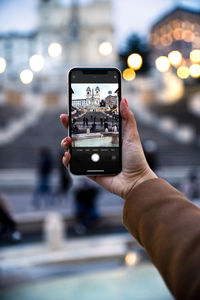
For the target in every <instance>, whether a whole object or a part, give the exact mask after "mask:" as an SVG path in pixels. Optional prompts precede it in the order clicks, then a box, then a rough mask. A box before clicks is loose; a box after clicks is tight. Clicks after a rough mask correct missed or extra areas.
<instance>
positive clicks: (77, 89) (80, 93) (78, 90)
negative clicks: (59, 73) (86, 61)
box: [72, 83, 118, 100]
mask: <svg viewBox="0 0 200 300" xmlns="http://www.w3.org/2000/svg"><path fill="white" fill-rule="evenodd" d="M88 86H89V87H90V88H91V89H92V88H93V89H94V90H95V88H96V86H98V87H99V88H100V99H104V98H105V97H106V96H108V91H112V94H113V95H114V92H115V91H116V90H117V89H118V84H117V83H111V84H108V83H106V84H102V83H99V84H97V83H87V84H86V83H82V84H80V83H78V84H77V83H73V84H72V89H73V91H74V94H73V96H72V97H73V98H74V99H85V98H86V89H87V87H88ZM72 100H73V99H72Z"/></svg>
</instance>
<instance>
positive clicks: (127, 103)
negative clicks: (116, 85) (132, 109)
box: [124, 98, 128, 107]
mask: <svg viewBox="0 0 200 300" xmlns="http://www.w3.org/2000/svg"><path fill="white" fill-rule="evenodd" d="M124 102H125V103H126V106H127V107H128V101H127V100H126V98H124Z"/></svg>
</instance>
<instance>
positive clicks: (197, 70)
mask: <svg viewBox="0 0 200 300" xmlns="http://www.w3.org/2000/svg"><path fill="white" fill-rule="evenodd" d="M190 75H191V76H192V77H194V78H197V77H199V76H200V65H198V64H194V65H191V66H190Z"/></svg>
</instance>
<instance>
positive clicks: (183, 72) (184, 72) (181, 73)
mask: <svg viewBox="0 0 200 300" xmlns="http://www.w3.org/2000/svg"><path fill="white" fill-rule="evenodd" d="M177 76H178V77H179V78H181V79H187V78H188V77H189V76H190V70H189V68H188V67H185V66H181V67H179V68H178V69H177Z"/></svg>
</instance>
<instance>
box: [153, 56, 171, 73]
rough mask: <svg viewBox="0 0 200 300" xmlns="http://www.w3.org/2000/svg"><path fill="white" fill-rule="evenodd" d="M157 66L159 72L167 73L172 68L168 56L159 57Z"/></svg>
mask: <svg viewBox="0 0 200 300" xmlns="http://www.w3.org/2000/svg"><path fill="white" fill-rule="evenodd" d="M155 65H156V68H157V70H158V71H159V72H167V71H168V70H169V67H170V62H169V60H168V58H167V57H166V56H159V57H158V58H157V59H156V61H155Z"/></svg>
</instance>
